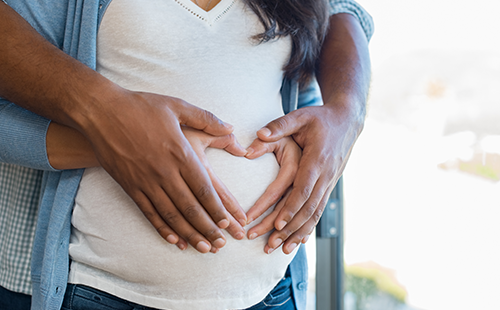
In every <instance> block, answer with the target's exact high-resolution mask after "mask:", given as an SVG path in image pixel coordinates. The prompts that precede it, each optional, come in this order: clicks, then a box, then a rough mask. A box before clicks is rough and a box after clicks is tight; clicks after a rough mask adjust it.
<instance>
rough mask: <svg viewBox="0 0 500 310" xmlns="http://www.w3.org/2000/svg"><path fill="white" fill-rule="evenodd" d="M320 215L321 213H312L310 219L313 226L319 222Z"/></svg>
mask: <svg viewBox="0 0 500 310" xmlns="http://www.w3.org/2000/svg"><path fill="white" fill-rule="evenodd" d="M321 214H322V212H314V214H313V216H312V219H313V221H314V223H315V224H318V222H319V220H320V219H321Z"/></svg>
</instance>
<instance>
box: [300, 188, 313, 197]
mask: <svg viewBox="0 0 500 310" xmlns="http://www.w3.org/2000/svg"><path fill="white" fill-rule="evenodd" d="M312 190H313V187H312V186H311V185H306V186H305V187H304V188H303V189H302V190H301V191H300V196H301V197H302V198H303V199H304V200H307V199H308V198H309V196H311V193H312Z"/></svg>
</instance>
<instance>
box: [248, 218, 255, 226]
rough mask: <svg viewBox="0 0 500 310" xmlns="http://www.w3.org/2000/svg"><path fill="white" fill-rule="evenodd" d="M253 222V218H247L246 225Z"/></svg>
mask: <svg viewBox="0 0 500 310" xmlns="http://www.w3.org/2000/svg"><path fill="white" fill-rule="evenodd" d="M253 220H254V219H253V218H251V217H249V218H248V219H247V225H248V224H250V223H252V222H253Z"/></svg>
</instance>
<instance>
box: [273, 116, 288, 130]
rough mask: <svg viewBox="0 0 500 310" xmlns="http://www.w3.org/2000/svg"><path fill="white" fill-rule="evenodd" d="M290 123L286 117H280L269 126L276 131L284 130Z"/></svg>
mask: <svg viewBox="0 0 500 310" xmlns="http://www.w3.org/2000/svg"><path fill="white" fill-rule="evenodd" d="M287 125H288V122H287V120H286V118H285V117H280V118H278V119H276V120H274V121H273V122H271V123H270V124H269V126H271V127H275V128H276V129H279V130H283V129H285V128H286V127H287Z"/></svg>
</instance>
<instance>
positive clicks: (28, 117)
mask: <svg viewBox="0 0 500 310" xmlns="http://www.w3.org/2000/svg"><path fill="white" fill-rule="evenodd" d="M49 124H50V120H48V119H46V118H43V117H41V116H38V115H36V114H34V113H32V112H29V111H27V110H25V109H23V108H21V107H19V106H17V105H15V104H13V103H10V102H7V101H5V100H0V161H2V162H5V163H9V164H15V165H19V166H23V167H28V168H33V169H38V170H50V171H58V170H56V169H54V168H53V167H52V166H51V165H50V163H49V159H48V156H47V146H46V136H47V129H48V127H49Z"/></svg>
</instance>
